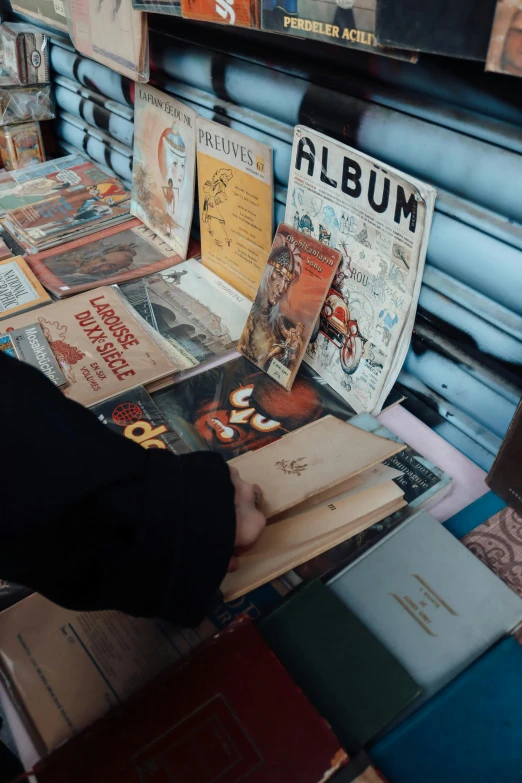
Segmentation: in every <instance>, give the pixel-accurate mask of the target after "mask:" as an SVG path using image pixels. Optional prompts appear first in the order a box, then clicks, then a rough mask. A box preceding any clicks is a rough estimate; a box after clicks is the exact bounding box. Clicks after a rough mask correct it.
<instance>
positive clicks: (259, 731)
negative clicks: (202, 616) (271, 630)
mask: <svg viewBox="0 0 522 783" xmlns="http://www.w3.org/2000/svg"><path fill="white" fill-rule="evenodd" d="M253 672H255V676H252V673H253ZM267 683H269V685H270V687H267ZM282 737H284V742H281V738H282ZM347 760H348V757H347V755H346V753H345V752H344V751H343V750H342V748H341V747H340V745H339V742H338V741H337V740H336V738H335V736H334V734H333V733H332V731H331V729H330V728H329V726H328V724H327V723H326V721H324V719H323V718H321V717H320V716H319V715H318V714H317V712H316V711H315V710H314V708H313V707H312V705H311V704H310V702H309V701H308V700H307V699H306V697H305V696H304V695H303V693H302V692H301V691H300V690H299V688H298V687H297V686H296V685H295V684H294V683H293V681H292V680H291V679H290V677H289V675H288V674H287V673H286V671H285V669H284V668H283V666H282V665H281V664H280V663H279V661H278V660H277V658H276V657H275V655H274V654H273V652H272V651H271V650H270V648H269V647H268V645H267V644H266V643H265V642H264V641H263V640H262V638H261V636H260V635H259V633H258V631H256V629H255V628H254V627H253V625H251V624H249V623H248V621H247V620H239V621H238V623H237V624H236V625H235V626H234V627H231V628H230V629H227V630H225V631H223V632H222V633H221V634H219V635H218V636H217V637H215V638H214V639H212V640H209V641H208V642H207V644H206V645H204V646H202V647H201V649H200V650H196V651H195V652H194V653H193V654H192V656H190V657H189V658H187V659H186V660H185V661H182V662H180V663H179V664H178V665H177V666H174V667H171V668H170V669H169V670H168V671H166V672H165V673H164V674H163V675H162V676H161V677H158V679H157V680H156V681H155V683H153V684H152V685H151V686H149V688H147V689H146V690H143V691H142V692H141V693H140V694H139V695H138V696H136V697H135V699H133V700H132V701H131V702H129V703H128V704H126V705H122V706H121V707H119V708H117V709H116V710H114V711H113V712H112V713H111V714H110V715H108V716H106V718H104V719H103V720H102V721H100V722H99V723H98V724H96V725H95V726H93V727H92V728H91V729H89V730H88V731H86V732H85V733H83V734H82V735H80V736H79V737H76V738H74V739H72V740H71V741H70V742H67V743H65V744H64V745H63V746H62V747H61V748H59V749H58V750H57V751H56V752H55V753H53V754H52V755H51V756H49V757H48V758H47V759H45V760H43V761H42V762H41V763H40V764H39V765H37V768H36V770H35V774H36V777H37V779H38V781H39V783H47V782H48V781H49V782H50V781H52V782H53V783H61V782H62V781H68V782H69V781H71V780H72V779H74V780H76V781H78V783H84V781H85V782H86V781H89V783H90V782H91V781H93V780H96V781H97V782H98V783H108V782H109V781H110V783H120V781H125V783H139V782H140V781H143V780H148V781H151V783H156V781H157V783H160V782H161V781H166V780H175V779H176V777H177V778H179V773H180V770H182V777H181V779H182V780H183V781H184V783H185V781H186V782H187V783H188V781H194V783H196V782H197V783H212V781H218V780H219V781H223V783H239V781H242V780H245V779H247V780H248V781H249V783H250V782H251V783H276V781H283V780H296V779H298V780H299V781H300V783H321V781H326V780H327V779H329V778H330V777H331V776H332V775H333V773H334V772H335V771H336V770H338V769H340V768H341V767H342V766H343V764H344V763H345V762H346V761H347Z"/></svg>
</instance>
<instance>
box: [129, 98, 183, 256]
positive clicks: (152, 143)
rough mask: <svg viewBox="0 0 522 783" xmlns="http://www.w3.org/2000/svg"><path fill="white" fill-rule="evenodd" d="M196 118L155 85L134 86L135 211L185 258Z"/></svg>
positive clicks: (133, 193) (132, 210)
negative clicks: (135, 87)
mask: <svg viewBox="0 0 522 783" xmlns="http://www.w3.org/2000/svg"><path fill="white" fill-rule="evenodd" d="M196 117H197V115H196V112H195V111H193V110H192V109H189V108H188V106H185V105H184V104H183V103H180V102H179V101H177V100H176V99H175V98H173V97H172V96H171V95H167V94H166V93H163V92H160V91H159V90H156V89H155V88H154V87H150V86H142V85H140V86H138V87H137V89H136V93H135V109H134V163H133V169H132V203H131V212H132V214H133V215H136V217H138V218H139V219H140V220H142V221H143V222H144V223H145V225H146V226H148V227H149V228H151V229H152V230H153V231H155V232H156V233H157V234H158V235H159V236H160V237H161V238H162V239H163V241H164V242H165V243H166V244H167V245H168V246H169V247H171V248H172V249H173V250H174V251H175V252H176V253H177V254H178V255H179V256H181V258H182V259H185V258H186V257H187V246H188V241H189V236H190V228H191V225H192V210H193V205H194V180H195V174H196Z"/></svg>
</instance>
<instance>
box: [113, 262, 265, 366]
mask: <svg viewBox="0 0 522 783" xmlns="http://www.w3.org/2000/svg"><path fill="white" fill-rule="evenodd" d="M120 290H121V292H122V294H123V295H124V296H125V298H126V299H127V301H128V302H129V304H131V305H132V307H133V308H134V309H135V310H136V311H137V312H138V313H139V314H140V315H141V317H142V318H144V319H145V320H146V321H147V323H148V324H150V326H152V327H153V328H154V329H156V330H157V331H158V332H159V333H160V334H161V335H162V337H164V338H165V340H167V341H168V342H169V344H170V345H171V346H172V348H173V349H174V350H175V351H177V352H179V353H180V355H182V356H183V357H184V358H185V359H186V361H187V362H188V363H190V365H191V366H193V367H196V366H198V365H199V364H201V363H206V362H208V361H210V360H211V359H213V358H214V357H216V356H221V355H223V354H227V353H231V352H233V351H234V349H235V347H236V344H237V341H238V339H239V336H240V335H241V332H242V330H243V327H244V325H245V321H246V319H247V317H248V311H249V309H250V305H251V302H250V300H249V299H247V298H246V297H245V296H243V294H240V293H239V291H236V290H235V289H234V288H233V287H232V286H231V285H229V284H228V283H226V282H225V281H224V280H222V279H221V278H220V277H218V276H217V275H215V274H214V273H213V272H211V270H210V269H207V268H206V267H205V266H203V264H202V263H201V260H200V259H199V258H191V259H189V260H188V261H185V262H184V263H182V264H178V265H176V266H173V267H171V268H170V269H165V270H164V271H162V272H159V273H158V274H155V275H150V276H148V277H142V278H141V279H140V280H135V281H134V282H133V283H127V284H126V285H122V286H121V288H120Z"/></svg>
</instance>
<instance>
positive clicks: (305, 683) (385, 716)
mask: <svg viewBox="0 0 522 783" xmlns="http://www.w3.org/2000/svg"><path fill="white" fill-rule="evenodd" d="M258 628H259V632H260V633H261V636H262V637H263V638H264V639H265V641H266V642H267V643H268V644H269V645H270V647H271V648H272V650H273V651H274V652H275V654H276V655H277V657H278V658H279V660H280V661H281V663H282V664H283V666H284V667H285V669H286V670H287V672H288V673H289V674H290V676H291V677H292V679H293V680H295V682H296V683H297V685H299V687H300V688H302V690H303V692H304V693H305V694H306V695H307V696H308V698H309V699H310V701H311V702H312V704H313V705H314V707H315V708H316V709H317V710H318V712H319V713H320V714H321V715H322V716H323V717H324V718H326V720H327V721H328V723H329V724H330V726H331V727H332V729H333V730H334V732H335V734H336V735H337V737H338V738H339V740H340V741H341V744H342V745H343V747H345V748H346V750H347V751H348V752H349V753H352V752H356V751H357V750H359V748H361V747H362V746H363V745H366V743H368V742H370V741H371V740H372V739H374V738H375V736H376V735H377V734H378V733H379V732H380V731H381V730H382V729H383V728H384V727H385V726H386V724H387V723H389V722H390V721H391V720H393V718H395V717H396V716H397V715H399V714H400V713H401V712H402V711H403V710H404V709H405V707H407V706H408V705H409V704H410V703H411V702H412V701H413V700H414V699H416V698H417V696H418V695H419V694H420V692H421V689H420V687H419V686H418V685H417V683H416V682H415V681H414V680H413V678H412V677H411V676H410V675H409V674H408V672H407V671H406V670H405V669H404V668H403V667H402V666H401V664H400V663H398V661H397V660H396V659H395V658H394V657H393V655H391V653H389V652H388V650H387V649H386V648H385V647H384V646H383V645H382V644H381V643H380V642H379V641H378V640H377V639H376V638H375V636H373V634H371V633H370V631H368V629H367V628H366V627H365V626H364V625H363V623H362V622H361V621H360V620H359V619H358V618H357V617H356V616H355V615H354V614H353V613H352V612H350V610H349V609H347V608H346V607H345V606H344V604H343V603H342V602H341V601H340V600H339V599H338V598H337V597H336V596H335V595H333V593H332V592H331V591H330V590H329V589H328V588H327V587H326V586H325V585H323V584H322V582H320V581H314V582H309V583H308V584H305V585H303V587H301V588H299V589H298V590H296V591H294V592H293V593H291V594H290V595H289V596H288V598H287V599H286V600H285V601H284V602H283V603H282V604H281V605H280V606H278V607H276V608H275V609H274V610H273V611H272V612H271V613H270V614H269V615H268V616H267V617H265V618H264V619H262V620H261V621H260V623H259V624H258Z"/></svg>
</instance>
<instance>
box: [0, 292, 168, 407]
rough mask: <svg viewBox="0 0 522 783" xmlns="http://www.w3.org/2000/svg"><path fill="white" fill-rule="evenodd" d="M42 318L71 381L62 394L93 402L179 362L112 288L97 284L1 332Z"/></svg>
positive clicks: (8, 322)
mask: <svg viewBox="0 0 522 783" xmlns="http://www.w3.org/2000/svg"><path fill="white" fill-rule="evenodd" d="M33 323H38V324H39V325H40V326H41V327H42V329H43V332H44V334H45V337H46V339H47V341H48V342H49V345H50V346H51V350H52V351H53V353H54V355H55V357H56V359H57V361H58V363H59V365H60V367H61V369H62V371H63V373H64V375H65V376H66V378H67V382H68V384H69V385H68V386H67V388H66V389H64V394H65V395H66V396H67V397H70V398H71V399H73V400H76V402H80V403H82V405H85V406H90V405H95V404H96V403H98V402H102V401H103V400H106V399H108V398H109V397H114V396H115V395H116V394H120V393H121V392H123V391H126V390H127V389H132V388H134V387H135V386H146V385H147V384H148V383H150V382H151V381H155V380H158V379H160V378H163V377H165V376H167V375H169V374H172V373H174V372H175V371H176V370H177V369H180V368H179V367H176V365H175V364H174V363H173V361H172V359H170V358H167V355H165V354H164V353H163V351H162V350H160V348H159V347H158V344H159V342H160V340H161V338H160V337H159V336H158V340H157V342H155V341H154V340H153V339H152V338H151V337H149V335H148V333H147V332H146V330H145V329H144V328H143V326H142V325H141V324H140V323H139V321H138V320H137V318H135V317H134V316H133V315H132V314H131V312H130V311H129V310H128V309H127V307H126V306H125V305H124V304H123V303H122V301H121V300H120V296H119V294H118V293H117V292H116V291H115V290H114V289H112V288H96V289H95V290H94V291H90V292H88V293H84V294H78V296H74V297H72V298H70V299H65V300H63V301H61V302H56V303H54V304H50V305H48V306H47V307H45V308H44V309H43V310H41V311H39V312H38V313H32V312H30V313H24V314H23V315H18V316H15V317H13V318H6V319H5V320H4V321H1V322H0V333H1V334H5V333H6V332H9V331H11V330H12V329H20V328H21V327H23V326H28V325H30V324H33Z"/></svg>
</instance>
